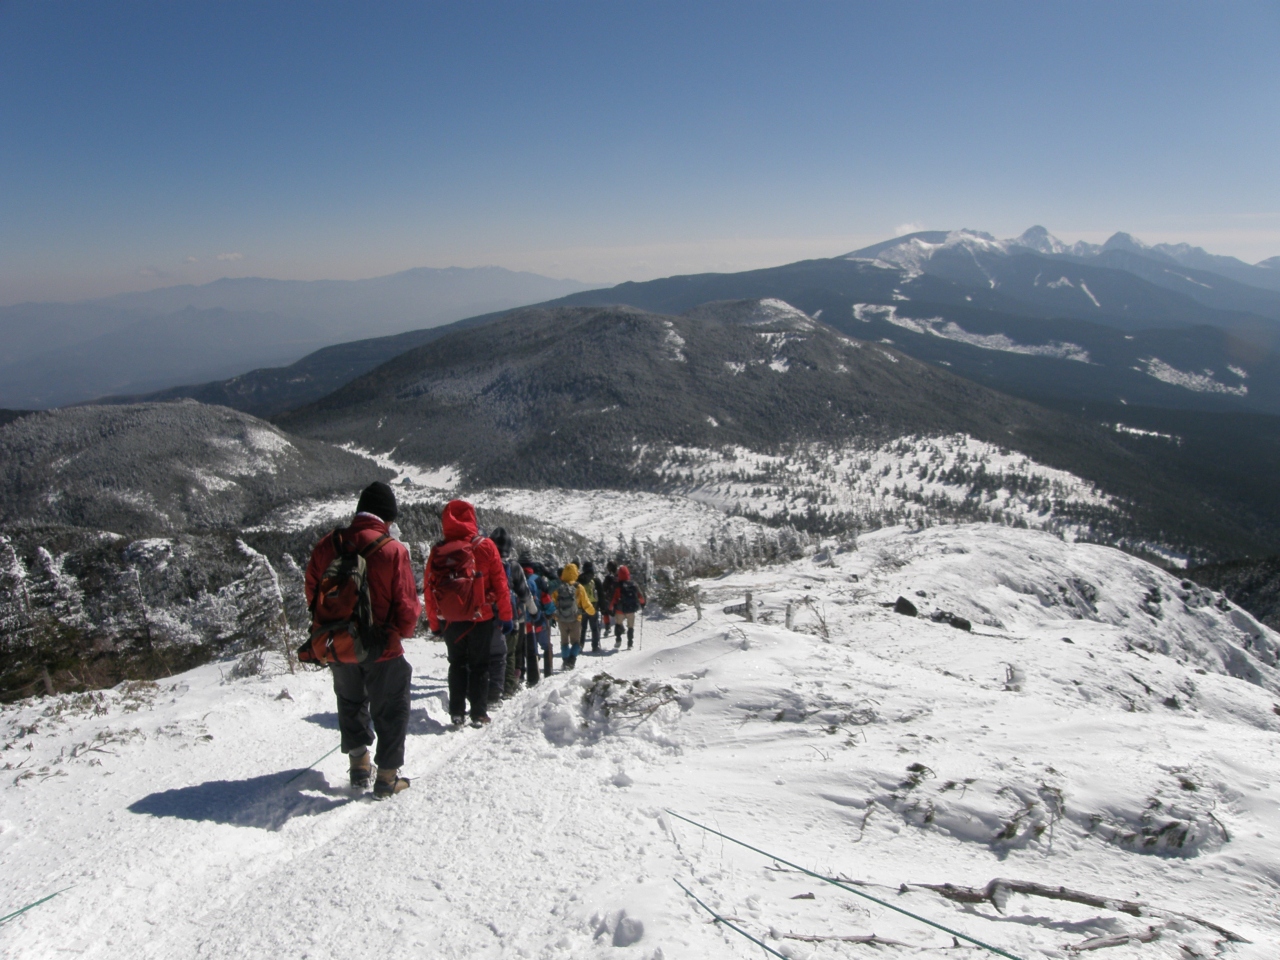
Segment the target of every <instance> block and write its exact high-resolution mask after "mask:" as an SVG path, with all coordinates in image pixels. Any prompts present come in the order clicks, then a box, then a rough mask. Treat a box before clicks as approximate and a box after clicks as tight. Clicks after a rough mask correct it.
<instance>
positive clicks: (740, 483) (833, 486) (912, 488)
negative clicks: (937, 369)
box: [660, 434, 1123, 534]
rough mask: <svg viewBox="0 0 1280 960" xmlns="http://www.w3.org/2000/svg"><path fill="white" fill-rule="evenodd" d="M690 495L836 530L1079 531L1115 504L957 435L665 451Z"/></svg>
mask: <svg viewBox="0 0 1280 960" xmlns="http://www.w3.org/2000/svg"><path fill="white" fill-rule="evenodd" d="M660 475H661V476H662V477H663V479H664V480H667V481H668V482H671V483H673V484H674V485H675V486H677V488H679V489H682V490H683V492H684V493H685V494H686V495H687V496H689V497H690V498H691V499H693V500H696V501H699V502H702V503H707V504H713V505H715V506H717V507H719V508H720V509H722V510H725V511H735V512H742V513H745V514H746V515H747V516H759V517H762V518H765V519H768V520H779V519H781V520H786V519H789V518H798V517H805V518H822V519H823V520H824V521H827V522H828V523H829V524H830V528H831V529H833V530H835V529H841V528H844V529H866V528H870V527H876V526H881V525H892V524H894V523H900V522H911V523H923V522H930V521H936V520H947V519H955V518H956V517H966V518H968V517H972V518H981V519H984V520H989V521H995V522H998V523H1009V524H1013V525H1018V526H1032V527H1038V528H1043V529H1051V530H1054V531H1056V532H1059V533H1063V534H1073V533H1078V532H1080V531H1079V526H1078V525H1079V524H1081V523H1082V522H1086V521H1085V518H1086V517H1087V518H1089V520H1091V521H1093V522H1095V523H1096V522H1097V520H1098V518H1100V517H1102V516H1107V515H1110V516H1113V517H1116V518H1118V517H1119V516H1120V515H1121V514H1122V512H1123V505H1122V504H1121V503H1119V502H1118V501H1116V500H1115V499H1114V498H1112V497H1109V496H1107V495H1106V494H1104V493H1102V492H1101V491H1100V490H1098V489H1097V487H1095V486H1094V485H1093V484H1090V483H1088V482H1086V481H1084V480H1082V479H1081V478H1080V477H1077V476H1074V475H1073V474H1070V473H1068V472H1066V471H1063V470H1054V469H1053V468H1051V467H1046V466H1044V465H1043V464H1039V463H1036V462H1035V461H1034V460H1032V459H1031V458H1029V457H1027V456H1024V455H1022V454H1018V453H1015V452H1012V451H1009V450H1007V449H1001V448H999V447H996V446H994V445H992V444H989V443H984V442H982V441H980V440H977V439H975V438H973V437H968V436H964V435H962V434H961V435H951V436H934V437H902V438H900V439H898V440H895V441H893V442H891V443H885V444H876V443H863V444H850V445H847V446H844V447H839V448H834V449H833V448H830V447H824V446H818V445H813V446H806V447H799V448H797V449H795V450H792V451H789V452H788V453H786V454H779V455H770V454H762V453H756V452H754V451H751V450H748V449H746V448H743V447H738V448H722V449H718V450H708V449H694V448H679V447H678V448H674V449H673V450H671V451H670V453H669V454H668V460H667V462H666V463H664V464H663V466H662V467H661V468H660Z"/></svg>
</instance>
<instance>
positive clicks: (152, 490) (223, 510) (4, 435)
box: [0, 402, 387, 536]
mask: <svg viewBox="0 0 1280 960" xmlns="http://www.w3.org/2000/svg"><path fill="white" fill-rule="evenodd" d="M386 475H387V473H386V472H385V471H383V470H381V469H380V468H379V467H377V466H376V465H375V464H373V463H371V462H370V461H368V460H365V459H364V458H362V457H358V456H356V455H354V454H351V453H348V452H346V451H344V450H337V449H335V448H333V447H330V446H327V445H325V444H317V443H315V442H313V441H311V440H307V439H305V438H301V437H290V436H288V435H286V434H285V433H284V432H283V431H281V430H280V429H279V428H277V427H275V426H273V425H271V424H269V423H266V422H265V421H262V420H258V419H257V418H255V417H251V416H248V415H247V414H243V413H240V412H238V411H234V410H229V409H227V408H225V407H210V406H204V405H202V404H197V403H191V402H187V403H177V404H138V405H131V406H119V407H76V408H71V409H67V410H57V411H50V412H45V413H39V414H33V415H31V416H26V417H21V418H19V419H17V420H14V421H12V422H11V423H8V424H6V425H4V426H3V427H0V523H4V524H14V523H27V524H30V523H56V524H68V525H72V526H82V527H91V528H98V529H104V530H112V531H114V532H115V533H117V534H129V535H135V536H137V535H146V534H149V533H172V532H174V531H180V530H186V529H189V528H202V527H203V528H210V527H212V528H223V529H228V528H234V527H236V526H239V525H241V524H243V523H245V522H246V521H247V520H248V519H249V518H250V517H252V516H254V515H256V514H257V513H258V512H261V511H264V510H267V509H270V508H272V507H274V506H276V505H277V504H280V503H284V502H287V501H289V500H293V499H296V498H298V497H305V496H314V495H316V494H320V493H327V492H329V491H333V490H350V489H352V488H355V489H359V488H360V487H361V486H363V485H364V484H366V483H368V482H370V481H372V480H375V479H380V478H382V477H385V476H386Z"/></svg>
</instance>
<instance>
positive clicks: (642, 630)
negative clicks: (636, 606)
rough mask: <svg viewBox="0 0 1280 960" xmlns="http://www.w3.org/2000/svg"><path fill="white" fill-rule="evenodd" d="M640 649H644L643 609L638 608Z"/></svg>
mask: <svg viewBox="0 0 1280 960" xmlns="http://www.w3.org/2000/svg"><path fill="white" fill-rule="evenodd" d="M640 649H641V650H643V649H644V607H641V608H640Z"/></svg>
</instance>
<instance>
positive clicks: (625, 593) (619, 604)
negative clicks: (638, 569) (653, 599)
mask: <svg viewBox="0 0 1280 960" xmlns="http://www.w3.org/2000/svg"><path fill="white" fill-rule="evenodd" d="M647 602H648V601H647V600H646V599H645V595H644V592H643V591H641V589H640V585H639V584H638V583H636V582H635V581H634V580H632V579H631V571H630V570H628V569H627V568H626V567H625V566H622V567H619V568H618V585H617V586H616V587H614V588H613V597H612V598H611V599H610V602H609V606H610V608H611V609H612V610H613V629H614V634H613V636H614V640H613V649H615V650H617V649H618V648H619V647H620V646H622V629H623V627H626V630H627V649H628V650H630V649H631V645H632V644H633V643H635V639H636V614H637V613H639V612H640V611H641V610H643V609H644V605H645V604H646V603H647Z"/></svg>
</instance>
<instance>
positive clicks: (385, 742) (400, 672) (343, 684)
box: [330, 657, 413, 770]
mask: <svg viewBox="0 0 1280 960" xmlns="http://www.w3.org/2000/svg"><path fill="white" fill-rule="evenodd" d="M330 670H332V671H333V692H334V693H335V694H337V697H338V729H339V730H340V731H342V752H343V753H350V752H351V751H352V750H354V749H356V748H357V747H370V746H373V742H374V736H375V734H376V735H377V742H378V748H377V750H376V751H375V752H374V754H373V762H374V763H375V764H376V765H377V766H378V769H380V770H399V769H400V768H401V767H402V766H404V738H405V734H407V733H408V732H409V682H410V680H412V679H413V667H411V666H409V661H408V660H406V659H405V658H404V657H396V658H395V659H393V660H383V661H381V662H378V663H335V664H333V665H332V666H331V667H330Z"/></svg>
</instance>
